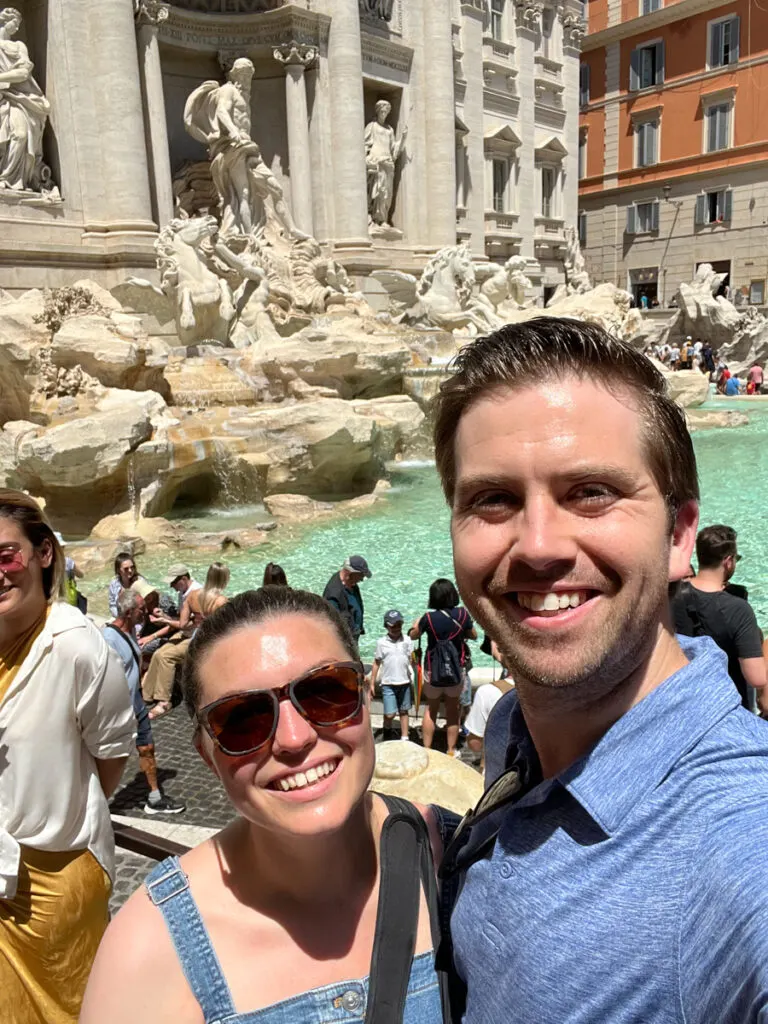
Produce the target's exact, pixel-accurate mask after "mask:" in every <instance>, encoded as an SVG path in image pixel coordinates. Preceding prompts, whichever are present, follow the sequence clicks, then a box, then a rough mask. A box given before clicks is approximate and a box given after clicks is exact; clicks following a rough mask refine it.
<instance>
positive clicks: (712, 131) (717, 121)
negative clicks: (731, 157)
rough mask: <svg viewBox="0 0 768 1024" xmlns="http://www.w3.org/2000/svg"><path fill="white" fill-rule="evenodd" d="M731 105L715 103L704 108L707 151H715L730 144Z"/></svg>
mask: <svg viewBox="0 0 768 1024" xmlns="http://www.w3.org/2000/svg"><path fill="white" fill-rule="evenodd" d="M730 118H731V106H730V104H729V103H717V104H715V105H713V106H711V107H707V110H706V128H707V152H708V153H715V152H717V150H719V149H727V148H728V146H729V145H730V124H731V121H730Z"/></svg>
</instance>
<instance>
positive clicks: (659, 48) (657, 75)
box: [653, 42, 664, 85]
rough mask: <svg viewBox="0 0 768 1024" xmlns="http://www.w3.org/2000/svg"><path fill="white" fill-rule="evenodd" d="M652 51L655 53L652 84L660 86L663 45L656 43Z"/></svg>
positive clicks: (662, 77) (662, 76)
mask: <svg viewBox="0 0 768 1024" xmlns="http://www.w3.org/2000/svg"><path fill="white" fill-rule="evenodd" d="M654 50H655V51H656V53H655V55H654V61H655V63H654V69H653V82H654V85H661V84H662V82H663V81H664V43H663V42H661V43H656V46H655V47H654Z"/></svg>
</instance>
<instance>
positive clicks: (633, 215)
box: [627, 203, 637, 235]
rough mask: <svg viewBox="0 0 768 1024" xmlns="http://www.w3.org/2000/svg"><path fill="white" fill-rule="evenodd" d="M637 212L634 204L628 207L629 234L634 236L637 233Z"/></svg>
mask: <svg viewBox="0 0 768 1024" xmlns="http://www.w3.org/2000/svg"><path fill="white" fill-rule="evenodd" d="M636 223H637V210H636V209H635V205H634V203H632V204H631V205H630V206H628V207H627V234H628V235H634V234H635V232H636V231H637V228H636V226H635V225H636Z"/></svg>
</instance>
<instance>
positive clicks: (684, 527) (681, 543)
mask: <svg viewBox="0 0 768 1024" xmlns="http://www.w3.org/2000/svg"><path fill="white" fill-rule="evenodd" d="M698 527H699V503H698V501H696V500H694V499H693V498H691V500H690V501H686V502H685V504H684V505H681V506H680V508H679V509H678V511H677V515H676V516H675V526H674V530H673V531H672V544H671V545H670V549H669V581H670V583H674V582H677V580H681V579H682V578H683V576H687V574H688V567H689V566H690V564H691V556H692V555H693V548H694V545H695V543H696V531H697V530H698Z"/></svg>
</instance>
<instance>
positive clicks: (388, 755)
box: [370, 742, 483, 814]
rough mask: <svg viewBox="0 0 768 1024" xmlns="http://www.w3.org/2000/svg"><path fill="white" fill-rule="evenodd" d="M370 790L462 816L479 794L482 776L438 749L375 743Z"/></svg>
mask: <svg viewBox="0 0 768 1024" xmlns="http://www.w3.org/2000/svg"><path fill="white" fill-rule="evenodd" d="M370 788H371V789H372V790H374V791H376V792H379V793H388V794H389V795H391V796H400V797H403V798H404V799H406V800H412V801H413V802H414V803H421V804H440V806H441V807H447V808H448V809H449V810H451V811H455V812H456V813H457V814H464V813H465V811H468V810H469V809H470V807H474V806H475V804H476V803H477V801H478V800H479V799H480V797H481V796H482V795H483V777H482V775H480V774H478V772H476V771H475V770H474V769H473V768H470V767H469V765H467V764H463V763H462V762H461V761H460V760H458V758H454V757H448V755H447V754H442V753H440V751H438V750H425V749H424V747H420V746H417V744H415V743H410V742H408V743H379V744H378V745H377V747H376V767H375V768H374V772H373V779H372V780H371V785H370Z"/></svg>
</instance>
